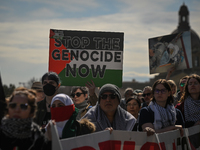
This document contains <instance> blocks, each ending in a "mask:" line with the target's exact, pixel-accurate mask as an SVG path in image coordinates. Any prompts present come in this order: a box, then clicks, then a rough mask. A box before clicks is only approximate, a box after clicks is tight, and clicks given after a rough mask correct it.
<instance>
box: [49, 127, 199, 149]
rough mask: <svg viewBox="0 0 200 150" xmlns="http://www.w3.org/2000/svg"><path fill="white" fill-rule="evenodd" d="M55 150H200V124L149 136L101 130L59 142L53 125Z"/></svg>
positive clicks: (143, 133) (53, 145) (138, 133)
mask: <svg viewBox="0 0 200 150" xmlns="http://www.w3.org/2000/svg"><path fill="white" fill-rule="evenodd" d="M52 138H53V139H52V140H53V141H52V150H130V149H131V150H182V149H185V150H196V149H199V150H200V125H198V126H194V127H191V128H188V129H184V136H183V137H181V136H180V132H179V130H174V131H170V132H165V133H160V134H154V135H152V136H147V135H146V132H134V131H132V132H131V131H119V130H114V131H113V132H112V133H111V134H110V131H108V130H106V131H101V132H96V133H93V134H87V135H83V136H78V137H73V138H68V139H61V140H60V139H59V137H58V134H57V130H56V128H55V126H52Z"/></svg>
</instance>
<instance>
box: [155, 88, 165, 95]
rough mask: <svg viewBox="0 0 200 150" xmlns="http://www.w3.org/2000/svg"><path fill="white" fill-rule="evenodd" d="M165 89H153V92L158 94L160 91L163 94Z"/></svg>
mask: <svg viewBox="0 0 200 150" xmlns="http://www.w3.org/2000/svg"><path fill="white" fill-rule="evenodd" d="M166 91H167V90H166V89H161V90H159V89H155V91H154V93H156V94H159V93H161V94H165V93H166Z"/></svg>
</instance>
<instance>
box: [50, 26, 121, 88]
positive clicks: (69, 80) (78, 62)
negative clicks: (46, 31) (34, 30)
mask: <svg viewBox="0 0 200 150" xmlns="http://www.w3.org/2000/svg"><path fill="white" fill-rule="evenodd" d="M123 42H124V33H121V32H100V31H98V32H96V31H75V30H74V31H72V30H56V29H50V36H49V43H50V44H49V71H53V72H56V73H57V74H58V76H59V77H60V79H61V85H64V86H85V84H86V83H87V82H88V81H89V82H90V81H91V80H92V81H93V82H94V83H95V86H96V87H101V86H102V85H104V84H106V83H112V84H115V85H117V86H119V87H121V86H122V73H123V47H124V45H123Z"/></svg>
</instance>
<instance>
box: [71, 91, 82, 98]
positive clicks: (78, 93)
mask: <svg viewBox="0 0 200 150" xmlns="http://www.w3.org/2000/svg"><path fill="white" fill-rule="evenodd" d="M81 94H83V93H80V92H77V93H73V94H71V97H73V98H74V97H75V95H76V96H77V97H80V96H81Z"/></svg>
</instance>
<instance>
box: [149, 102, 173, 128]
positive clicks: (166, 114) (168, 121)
mask: <svg viewBox="0 0 200 150" xmlns="http://www.w3.org/2000/svg"><path fill="white" fill-rule="evenodd" d="M149 107H150V108H151V110H152V111H153V112H154V123H153V125H154V129H156V130H157V129H162V128H165V127H168V126H171V125H175V122H176V110H175V107H174V105H169V104H168V105H167V107H166V108H164V107H161V106H160V105H158V104H157V103H156V102H150V103H149Z"/></svg>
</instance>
